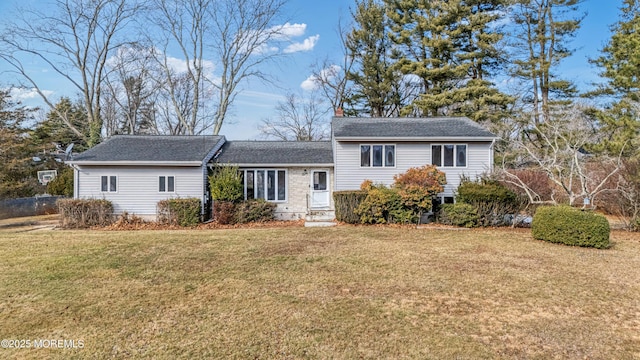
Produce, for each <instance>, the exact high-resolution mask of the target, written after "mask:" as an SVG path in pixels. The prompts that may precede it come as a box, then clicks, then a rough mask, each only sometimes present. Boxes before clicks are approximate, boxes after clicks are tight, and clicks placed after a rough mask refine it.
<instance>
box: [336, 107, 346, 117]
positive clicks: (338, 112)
mask: <svg viewBox="0 0 640 360" xmlns="http://www.w3.org/2000/svg"><path fill="white" fill-rule="evenodd" d="M343 116H344V110H342V108H341V107H339V108H337V109H336V117H343Z"/></svg>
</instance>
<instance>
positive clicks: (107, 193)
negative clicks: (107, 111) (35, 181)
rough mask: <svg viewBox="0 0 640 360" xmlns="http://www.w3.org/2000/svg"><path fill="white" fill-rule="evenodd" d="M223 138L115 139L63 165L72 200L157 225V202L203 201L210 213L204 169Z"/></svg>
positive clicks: (204, 207) (133, 137)
mask: <svg viewBox="0 0 640 360" xmlns="http://www.w3.org/2000/svg"><path fill="white" fill-rule="evenodd" d="M224 143H225V138H224V136H152V135H116V136H112V137H111V138H109V139H107V140H105V141H104V142H102V143H100V144H98V145H96V146H95V147H93V148H91V149H89V150H87V151H85V152H83V153H81V154H78V155H75V156H74V157H73V159H72V160H71V161H67V163H69V164H70V165H71V166H72V167H73V169H74V178H73V182H74V186H73V196H74V197H75V198H96V199H107V200H110V201H111V202H112V203H113V207H114V213H116V214H121V213H123V212H125V211H126V212H128V213H131V214H136V215H138V216H140V217H143V218H151V219H155V216H156V213H157V211H156V205H157V203H158V201H160V200H164V199H169V198H176V197H181V198H187V197H196V198H199V199H202V202H203V204H204V205H205V206H203V209H202V211H203V213H204V212H205V209H207V208H208V207H210V201H209V199H208V193H209V190H208V179H207V175H208V174H207V171H208V170H207V165H208V164H209V162H210V161H211V159H212V158H213V156H214V155H215V154H216V153H217V152H218V151H219V150H220V148H222V146H223V145H224Z"/></svg>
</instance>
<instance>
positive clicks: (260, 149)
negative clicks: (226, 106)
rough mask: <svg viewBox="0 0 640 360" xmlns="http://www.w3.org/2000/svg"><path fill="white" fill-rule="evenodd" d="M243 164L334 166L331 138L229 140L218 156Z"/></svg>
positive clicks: (226, 162) (221, 158) (233, 162)
mask: <svg viewBox="0 0 640 360" xmlns="http://www.w3.org/2000/svg"><path fill="white" fill-rule="evenodd" d="M216 161H217V162H218V163H220V164H232V165H239V166H312V165H317V166H328V167H333V150H332V147H331V142H330V141H227V142H226V143H225V144H224V146H223V147H222V152H221V154H220V156H219V157H218V158H217V159H216Z"/></svg>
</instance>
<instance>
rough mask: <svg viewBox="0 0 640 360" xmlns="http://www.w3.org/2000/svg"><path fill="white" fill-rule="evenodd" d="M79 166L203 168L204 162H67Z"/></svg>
mask: <svg viewBox="0 0 640 360" xmlns="http://www.w3.org/2000/svg"><path fill="white" fill-rule="evenodd" d="M67 163H69V164H71V165H78V166H87V165H91V166H96V165H98V166H201V165H202V161H131V160H126V161H95V160H94V161H83V160H80V161H67Z"/></svg>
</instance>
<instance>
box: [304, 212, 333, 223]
mask: <svg viewBox="0 0 640 360" xmlns="http://www.w3.org/2000/svg"><path fill="white" fill-rule="evenodd" d="M335 218H336V213H335V211H333V210H310V211H309V213H308V214H307V215H306V216H305V217H304V219H305V221H307V222H332V221H333V220H334V219H335Z"/></svg>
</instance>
